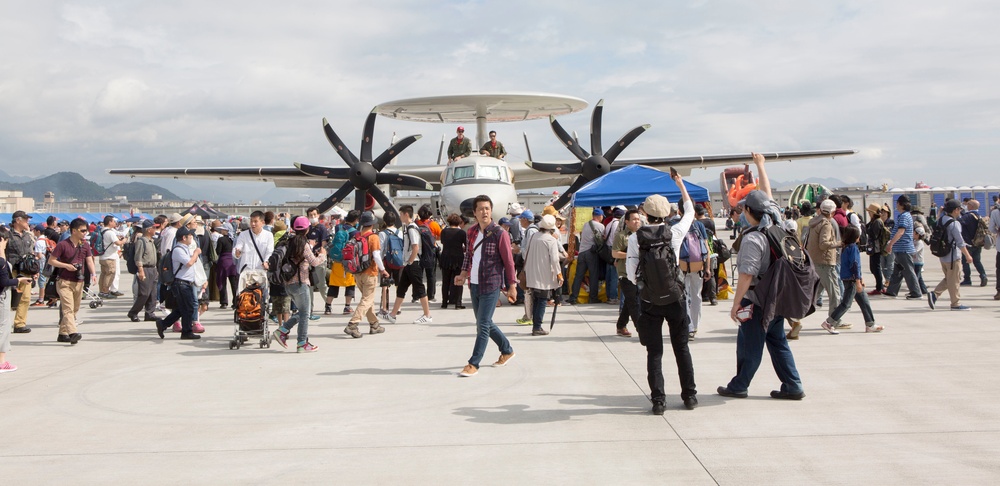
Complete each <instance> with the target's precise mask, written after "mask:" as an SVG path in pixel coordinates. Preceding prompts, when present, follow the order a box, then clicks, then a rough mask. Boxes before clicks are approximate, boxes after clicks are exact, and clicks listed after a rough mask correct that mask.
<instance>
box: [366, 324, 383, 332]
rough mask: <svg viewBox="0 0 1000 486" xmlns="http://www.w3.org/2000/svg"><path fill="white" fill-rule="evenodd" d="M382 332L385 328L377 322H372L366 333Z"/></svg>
mask: <svg viewBox="0 0 1000 486" xmlns="http://www.w3.org/2000/svg"><path fill="white" fill-rule="evenodd" d="M383 332H385V328H384V327H382V326H380V325H378V324H372V325H371V327H370V328H369V329H368V334H382V333H383Z"/></svg>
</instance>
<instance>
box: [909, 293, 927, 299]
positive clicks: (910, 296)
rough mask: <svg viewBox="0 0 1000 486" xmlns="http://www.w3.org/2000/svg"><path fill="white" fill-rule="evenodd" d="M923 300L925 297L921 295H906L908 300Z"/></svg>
mask: <svg viewBox="0 0 1000 486" xmlns="http://www.w3.org/2000/svg"><path fill="white" fill-rule="evenodd" d="M922 298H924V296H923V295H919V294H918V295H910V294H906V300H919V299H922Z"/></svg>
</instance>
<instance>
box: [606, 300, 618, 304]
mask: <svg viewBox="0 0 1000 486" xmlns="http://www.w3.org/2000/svg"><path fill="white" fill-rule="evenodd" d="M605 304H608V305H618V299H610V300H608V301H607V302H605Z"/></svg>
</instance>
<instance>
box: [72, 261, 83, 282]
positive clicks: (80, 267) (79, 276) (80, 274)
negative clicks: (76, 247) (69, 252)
mask: <svg viewBox="0 0 1000 486" xmlns="http://www.w3.org/2000/svg"><path fill="white" fill-rule="evenodd" d="M73 268H75V269H76V279H77V280H78V281H82V280H83V265H81V264H79V263H74V264H73Z"/></svg>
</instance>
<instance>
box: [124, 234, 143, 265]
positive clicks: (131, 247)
mask: <svg viewBox="0 0 1000 486" xmlns="http://www.w3.org/2000/svg"><path fill="white" fill-rule="evenodd" d="M134 237H135V235H132V238H134ZM132 238H130V239H129V242H128V243H125V244H124V245H122V255H123V256H124V257H125V270H127V271H128V273H131V274H132V275H135V274H137V273H139V266H138V265H136V263H135V240H134V239H132Z"/></svg>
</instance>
